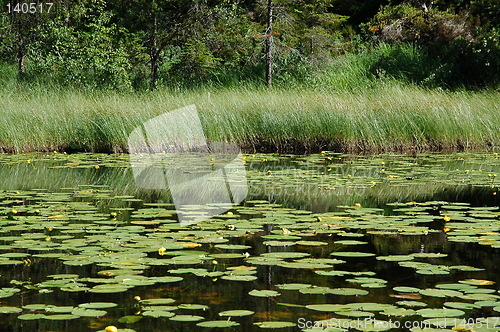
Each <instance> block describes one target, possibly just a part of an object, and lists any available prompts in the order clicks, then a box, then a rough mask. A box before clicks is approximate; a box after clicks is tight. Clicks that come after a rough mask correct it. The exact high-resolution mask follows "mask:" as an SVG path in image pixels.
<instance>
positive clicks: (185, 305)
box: [178, 303, 208, 310]
mask: <svg viewBox="0 0 500 332" xmlns="http://www.w3.org/2000/svg"><path fill="white" fill-rule="evenodd" d="M178 307H179V309H189V310H206V309H208V306H207V305H204V304H196V303H183V304H179V306H178Z"/></svg>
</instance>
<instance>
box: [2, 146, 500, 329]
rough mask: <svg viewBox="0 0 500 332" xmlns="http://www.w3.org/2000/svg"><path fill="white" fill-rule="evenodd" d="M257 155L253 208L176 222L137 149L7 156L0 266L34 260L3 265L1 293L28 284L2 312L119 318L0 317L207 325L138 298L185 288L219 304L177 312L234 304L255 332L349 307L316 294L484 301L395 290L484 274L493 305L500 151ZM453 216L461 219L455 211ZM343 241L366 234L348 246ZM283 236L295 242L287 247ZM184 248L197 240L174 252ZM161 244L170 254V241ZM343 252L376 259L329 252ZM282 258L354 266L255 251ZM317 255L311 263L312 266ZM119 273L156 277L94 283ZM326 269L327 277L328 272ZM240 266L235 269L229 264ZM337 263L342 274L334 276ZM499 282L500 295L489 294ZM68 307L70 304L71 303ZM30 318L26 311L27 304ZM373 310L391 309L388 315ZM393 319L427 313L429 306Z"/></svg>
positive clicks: (341, 298)
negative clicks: (100, 309)
mask: <svg viewBox="0 0 500 332" xmlns="http://www.w3.org/2000/svg"><path fill="white" fill-rule="evenodd" d="M244 162H245V165H246V172H247V180H248V182H249V196H248V197H247V202H245V203H244V204H243V205H242V206H238V207H236V208H235V209H233V210H231V213H230V214H225V215H223V216H221V217H218V218H215V219H213V220H209V221H206V222H204V223H200V224H198V225H192V226H191V227H190V228H186V229H184V228H181V227H179V225H178V224H177V223H176V222H175V210H173V205H172V199H171V197H170V194H169V191H168V190H146V189H143V188H140V187H139V186H137V185H136V184H135V182H134V178H133V174H132V172H131V170H130V168H129V163H128V157H127V156H124V155H90V154H79V155H74V156H67V155H62V154H51V155H50V156H48V155H23V156H20V155H19V156H6V155H2V156H1V157H0V190H1V192H0V224H1V225H2V229H1V231H0V264H2V262H4V263H5V262H6V261H7V260H16V261H20V262H21V263H19V264H10V263H9V262H7V263H5V265H0V289H1V288H18V289H20V291H19V292H18V293H16V294H14V295H12V296H8V297H3V298H0V300H1V304H0V310H1V307H7V306H9V307H18V308H21V307H22V306H25V305H30V304H51V305H56V306H60V307H61V306H66V307H76V306H78V305H79V304H82V303H87V302H114V303H117V304H118V306H117V307H115V308H109V309H105V311H106V312H107V313H106V315H104V316H102V317H80V318H77V317H74V320H49V319H36V320H21V319H18V318H17V316H18V315H19V313H5V314H1V315H2V319H1V320H0V330H2V331H70V330H71V331H97V330H102V329H104V327H106V326H107V325H116V326H119V327H120V328H130V329H134V330H136V331H192V330H195V329H201V328H198V327H196V325H195V324H196V323H192V322H176V321H173V320H169V319H168V318H150V317H143V314H144V312H145V311H147V310H145V308H144V306H142V307H141V305H140V304H139V303H138V302H137V301H136V300H134V297H135V296H139V297H141V298H143V299H147V298H173V299H175V301H176V302H175V305H180V304H203V305H206V306H208V308H206V309H193V308H190V307H187V308H186V309H177V310H176V311H175V314H176V315H181V314H182V315H199V316H202V317H203V318H204V320H221V319H225V318H224V317H222V318H221V317H220V316H219V315H218V313H220V312H222V311H225V310H235V309H245V310H251V311H254V312H255V314H253V315H251V316H245V317H232V318H231V320H232V321H236V322H238V323H240V324H241V325H240V326H238V327H234V328H232V330H234V331H249V330H254V329H258V328H257V327H256V326H255V325H253V324H254V323H257V322H266V321H284V322H294V323H296V324H297V323H298V322H300V321H301V319H302V321H317V320H324V319H331V318H332V317H336V318H343V319H348V318H349V317H350V316H342V315H338V314H337V313H335V312H322V311H315V310H310V309H308V308H306V307H305V305H309V304H321V303H331V304H348V303H355V302H359V303H365V302H375V303H380V304H391V305H394V306H398V305H399V304H397V302H398V301H404V300H407V301H419V302H425V304H426V305H427V307H428V308H442V307H443V306H445V303H449V302H465V303H476V302H478V301H480V299H481V296H479V294H483V293H481V292H477V294H475V295H477V298H476V297H467V294H465V291H464V296H465V297H464V298H457V297H444V298H443V297H430V296H425V295H422V294H419V293H409V294H406V293H398V292H395V291H393V290H392V289H393V288H394V287H397V286H399V287H401V286H408V287H417V288H419V289H422V290H424V289H426V288H431V289H434V288H435V287H436V285H438V284H456V283H457V281H460V280H462V281H463V280H466V279H480V280H482V279H484V280H489V281H494V282H496V284H494V285H488V286H485V287H483V288H485V289H487V290H485V291H484V292H485V293H484V294H483V298H485V299H486V298H488V296H485V294H486V295H487V294H489V298H491V301H492V302H499V301H500V297H499V295H498V289H499V288H498V283H500V277H499V276H500V271H499V270H500V267H499V266H498V261H499V260H500V256H499V255H500V254H499V253H500V251H499V246H498V245H495V243H496V242H497V241H499V240H500V237H499V235H498V231H499V228H500V226H499V225H500V221H499V219H500V212H499V209H498V204H499V199H498V195H496V192H497V191H498V182H496V179H495V174H500V161H499V159H498V157H496V156H494V155H492V154H454V155H422V156H420V157H409V156H393V155H379V156H373V157H367V156H363V157H354V156H345V155H337V154H328V153H325V154H319V155H314V156H275V155H263V154H262V155H255V156H246V158H244ZM259 200H262V201H259ZM264 201H266V202H269V203H270V204H269V203H264ZM407 202H410V203H408V204H407ZM424 202H426V203H424ZM420 203H424V204H420ZM451 203H467V204H464V205H460V204H451ZM273 204H275V205H273ZM280 205H281V206H280ZM462 207H463V208H462ZM483 207H485V209H482V208H483ZM193 209H195V207H193ZM13 211H15V213H14V212H13ZM311 212H313V213H311ZM443 216H446V217H449V218H450V220H449V221H446V220H443V219H444V218H443ZM346 240H347V241H350V240H353V241H355V240H359V241H362V242H366V243H360V244H357V245H348V244H344V243H349V242H339V241H346ZM225 241H226V242H225ZM272 241H274V242H276V241H282V242H281V245H279V246H276V243H274V245H273V243H272ZM297 241H312V242H302V244H301V243H297ZM179 243H180V244H182V245H184V247H185V248H177V247H176V246H178V245H179ZM220 244H230V245H241V246H246V247H241V248H245V249H244V250H240V249H237V248H238V247H228V248H232V249H223V247H218V245H220ZM169 246H171V247H169ZM160 247H161V248H163V249H165V250H164V251H162V250H159V249H160ZM180 249H183V250H182V251H183V252H188V253H191V254H192V255H188V256H189V259H185V257H184V258H183V257H182V255H181V254H180V253H179V250H180ZM344 251H346V252H350V251H355V252H362V253H374V254H376V256H372V257H337V256H331V255H330V254H331V253H336V252H344ZM165 252H166V254H165ZM280 252H294V253H296V252H299V253H307V254H309V255H310V256H309V257H310V258H317V259H331V258H333V257H335V258H337V259H341V260H344V261H346V262H347V263H344V264H338V265H337V264H333V263H331V262H328V263H326V265H327V266H329V265H328V264H332V265H331V266H330V267H329V268H327V269H322V268H315V269H311V268H307V265H306V266H305V267H301V266H300V265H294V268H291V267H287V265H286V264H283V261H282V260H277V261H275V262H274V263H273V261H272V260H271V261H269V260H267V261H262V260H261V261H259V260H258V258H261V257H263V256H261V255H262V254H266V253H268V254H269V253H280ZM12 253H18V254H19V253H20V254H21V255H17V256H16V254H14V255H12ZM51 253H53V254H54V256H51V255H50V254H51ZM120 253H125V254H124V255H125V256H127V255H128V257H124V256H123V255H120ZM419 253H423V254H426V253H442V254H447V256H445V257H435V258H432V257H431V258H415V259H414V257H410V258H411V260H410V261H409V262H410V263H411V262H414V261H417V263H418V264H414V265H415V266H411V267H410V265H409V264H406V265H405V264H404V263H405V262H404V261H398V260H397V259H403V258H396V260H395V261H391V260H390V259H389V260H382V259H378V258H380V257H382V258H383V257H387V256H388V257H391V256H393V255H411V254H414V255H415V254H419ZM22 254H26V255H24V256H23V255H22ZM220 254H223V255H220ZM224 254H234V255H232V256H231V255H229V256H228V255H224ZM217 255H219V256H217ZM249 257H250V258H249ZM410 258H404V259H410ZM252 259H254V260H252ZM86 260H89V262H88V263H87V262H86ZM175 260H177V262H175ZM287 262H291V260H287ZM293 262H295V263H297V264H305V263H300V262H302V261H300V259H294V260H293ZM318 263H319V261H308V263H307V264H318ZM406 263H408V262H406ZM411 264H413V263H411ZM419 264H420V265H419ZM120 266H122V267H121V268H120ZM241 266H247V267H248V266H254V267H256V268H255V271H256V273H255V274H253V272H252V271H250V272H248V273H246V272H239V273H240V274H238V275H241V276H245V275H248V276H255V277H256V278H254V280H251V281H231V280H227V279H224V277H225V276H228V275H229V276H231V275H234V271H236V270H238V269H239V270H243V271H244V270H245V269H244V268H241ZM464 266H465V267H464ZM190 268H193V269H204V271H201V270H199V271H198V272H197V273H198V275H195V274H194V273H193V272H192V271H191V272H190V273H189V272H188V271H179V269H190ZM473 268H475V269H477V270H478V271H475V270H473ZM117 269H118V270H120V269H121V270H125V269H131V270H132V271H133V272H134V273H132V272H130V271H129V272H128V273H127V274H126V276H127V278H129V279H133V278H134V275H135V276H143V277H145V279H140V280H141V282H142V283H143V285H141V284H140V282H139V284H137V285H134V284H132V285H129V288H127V290H126V291H123V292H117V293H113V292H111V293H99V292H93V291H90V289H95V286H96V285H99V284H103V285H104V284H107V283H108V282H107V281H106V280H116V278H118V277H117V276H114V275H107V274H106V273H107V272H106V271H109V270H112V271H115V270H117ZM322 270H323V271H326V272H328V273H330V275H328V274H321V273H318V272H321V271H322ZM103 271H104V272H103ZM230 271H233V272H231V273H228V272H230ZM337 271H338V272H339V273H340V274H339V275H334V273H335V272H337ZM342 271H344V272H342ZM179 272H187V273H179ZM219 272H220V273H219ZM341 272H342V273H348V274H346V275H342V273H341ZM98 273H101V275H99V274H98ZM135 273H137V274H135ZM200 273H201V274H200ZM60 274H76V275H78V278H76V279H75V278H73V279H71V282H70V284H71V283H72V285H68V283H65V284H64V286H60V285H59V286H54V285H57V283H55V284H50V283H49V284H46V283H47V281H50V280H52V281H53V279H54V278H51V277H49V276H52V275H60ZM106 276H107V277H106ZM165 276H181V277H182V278H183V280H182V281H180V282H165V281H163V282H158V281H156V282H151V280H154V279H151V278H161V277H165ZM357 277H366V278H378V279H382V280H384V281H385V284H384V283H382V284H381V283H380V282H378V283H377V282H375V281H373V282H372V283H371V284H370V283H369V282H368V283H366V284H364V285H361V286H360V285H359V284H357V283H356V282H354V281H352V280H353V278H357ZM88 278H91V279H88ZM92 278H93V279H92ZM96 278H100V279H96ZM158 280H160V279H158ZM120 283H122V284H123V281H120V282H118V284H120ZM296 283H301V284H310V285H313V286H315V287H314V291H311V289H312V288H308V289H307V291H303V292H301V291H298V290H287V289H281V288H280V287H278V286H279V285H283V284H296ZM125 284H126V283H125ZM132 286H133V287H132ZM61 287H62V288H63V289H64V290H61ZM79 287H83V288H85V287H86V289H85V290H83V288H81V289H80V288H79ZM320 287H324V288H325V289H326V290H325V292H323V293H322V292H320V291H317V290H319V289H320ZM343 288H349V289H352V288H357V289H363V290H367V291H368V295H363V296H350V295H338V294H335V292H331V290H332V289H334V290H338V289H343ZM255 289H257V290H276V291H278V292H279V293H280V295H279V296H278V297H276V298H274V297H256V296H249V295H248V293H249V292H250V291H252V290H255ZM490 290H491V291H492V292H493V293H489V291H490ZM495 292H496V293H495ZM1 294H3V293H1V292H0V296H1ZM469 295H470V294H469ZM483 301H485V300H483ZM399 306H401V305H399ZM496 306H499V305H498V304H497V305H496ZM492 308H493V306H478V307H477V308H475V309H473V310H465V311H466V315H465V316H464V317H465V318H467V319H468V318H473V319H476V318H481V317H491V316H493V317H497V316H499V315H500V313H499V312H498V311H494V310H492ZM407 309H411V310H418V309H420V308H418V307H415V308H411V307H407ZM58 310H62V311H63V313H64V310H63V309H58ZM360 311H362V310H360ZM368 311H369V310H368ZM39 312H40V311H33V313H39ZM49 312H50V310H49ZM70 312H71V311H70ZM356 312H358V311H356ZM27 313H29V311H27V310H26V309H24V310H23V312H22V314H27ZM124 316H136V317H140V319H141V320H139V321H138V322H136V323H133V324H132V323H130V324H127V323H126V322H125V321H123V320H122V322H119V319H120V318H122V319H123V317H124ZM376 318H377V319H387V318H388V317H387V316H385V315H382V314H380V313H376ZM391 318H392V319H394V320H398V321H405V320H411V321H422V320H423V318H422V317H421V316H419V315H410V316H408V317H397V316H394V317H391ZM461 318H463V317H461ZM350 319H353V317H351V318H350ZM499 323H500V322H499ZM499 325H500V324H499ZM299 327H300V326H299ZM298 329H299V328H298V327H294V328H289V329H282V330H290V331H296V330H298ZM229 330H231V329H229ZM299 330H300V329H299ZM393 330H398V329H393ZM399 330H401V331H406V330H408V329H403V328H402V329H399ZM492 330H493V331H496V330H498V329H492Z"/></svg>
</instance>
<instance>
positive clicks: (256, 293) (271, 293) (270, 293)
mask: <svg viewBox="0 0 500 332" xmlns="http://www.w3.org/2000/svg"><path fill="white" fill-rule="evenodd" d="M248 294H249V295H251V296H257V297H276V296H280V295H281V294H280V293H278V292H277V291H273V290H266V289H264V290H258V289H254V290H252V291H250V292H248Z"/></svg>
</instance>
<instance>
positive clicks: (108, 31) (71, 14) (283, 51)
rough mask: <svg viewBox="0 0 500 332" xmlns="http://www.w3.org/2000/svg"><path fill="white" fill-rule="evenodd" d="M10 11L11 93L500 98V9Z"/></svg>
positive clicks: (115, 6)
mask: <svg viewBox="0 0 500 332" xmlns="http://www.w3.org/2000/svg"><path fill="white" fill-rule="evenodd" d="M31 1H32V2H22V1H5V0H2V1H0V4H1V10H0V84H1V86H2V87H3V88H4V89H5V88H7V89H12V88H21V87H33V86H34V87H38V88H61V87H62V88H65V89H67V88H74V89H77V90H84V91H87V90H116V91H141V90H149V89H151V90H154V89H157V88H166V89H189V88H199V87H206V86H209V87H240V86H266V85H267V86H271V85H272V86H276V87H291V88H294V87H301V86H307V87H311V88H334V89H344V88H347V89H356V88H358V87H360V86H366V85H372V84H378V83H379V82H380V81H384V80H396V81H398V82H401V83H403V84H409V85H416V86H420V87H425V88H442V89H446V90H455V89H467V90H469V89H470V90H476V89H482V88H493V89H497V88H498V83H499V77H500V76H499V70H498V69H499V62H500V48H499V40H500V30H499V18H500V16H499V15H498V13H499V12H500V2H498V1H497V0H478V1H473V0H454V1H440V0H436V1H433V2H431V1H397V0H372V1H354V0H299V1H297V0H46V1H38V0H37V1H35V0H31Z"/></svg>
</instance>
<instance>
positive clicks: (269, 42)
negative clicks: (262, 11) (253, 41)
mask: <svg viewBox="0 0 500 332" xmlns="http://www.w3.org/2000/svg"><path fill="white" fill-rule="evenodd" d="M272 83H273V0H268V1H267V30H266V86H267V87H268V88H270V87H271V85H272Z"/></svg>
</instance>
